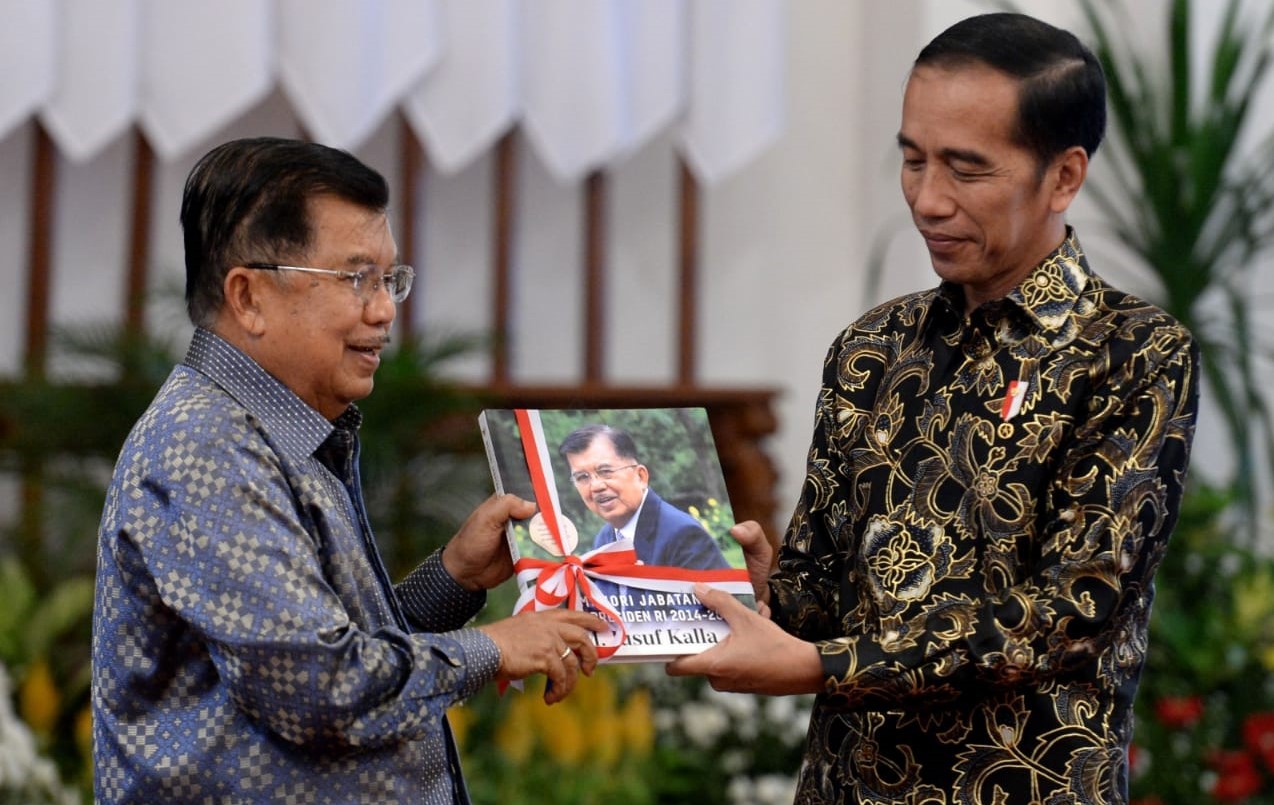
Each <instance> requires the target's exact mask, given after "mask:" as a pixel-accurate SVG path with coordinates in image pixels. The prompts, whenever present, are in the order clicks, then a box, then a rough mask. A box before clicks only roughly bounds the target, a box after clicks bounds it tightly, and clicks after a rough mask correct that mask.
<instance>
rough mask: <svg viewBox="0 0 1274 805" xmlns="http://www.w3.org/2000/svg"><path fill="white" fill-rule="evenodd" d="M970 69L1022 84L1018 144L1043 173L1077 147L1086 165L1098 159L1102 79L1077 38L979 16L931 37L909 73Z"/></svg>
mask: <svg viewBox="0 0 1274 805" xmlns="http://www.w3.org/2000/svg"><path fill="white" fill-rule="evenodd" d="M974 63H982V64H985V65H988V66H990V67H992V68H994V69H996V70H999V71H1000V72H1002V73H1005V74H1007V75H1009V76H1012V77H1013V78H1016V79H1019V81H1020V83H1021V89H1020V91H1019V93H1018V115H1017V118H1018V123H1017V140H1018V142H1020V143H1021V144H1022V145H1024V146H1025V147H1027V148H1029V149H1030V150H1031V151H1032V152H1033V153H1034V154H1035V157H1036V159H1037V161H1038V162H1039V164H1040V166H1041V167H1043V166H1044V165H1047V164H1048V163H1049V162H1050V161H1051V160H1052V159H1053V158H1054V157H1056V156H1057V155H1058V154H1060V153H1062V152H1063V151H1065V150H1066V149H1067V148H1070V147H1071V146H1074V145H1079V146H1082V147H1083V149H1084V151H1085V152H1086V153H1087V154H1088V156H1090V157H1091V156H1092V155H1093V154H1095V153H1096V152H1097V147H1098V146H1099V145H1101V141H1102V137H1103V136H1105V133H1106V76H1105V73H1103V72H1102V68H1101V63H1100V62H1099V61H1098V60H1097V57H1096V56H1094V55H1093V52H1092V51H1091V50H1089V49H1088V48H1087V47H1086V46H1085V45H1084V43H1083V42H1080V41H1079V39H1078V38H1077V37H1076V36H1075V35H1074V34H1072V33H1070V32H1069V31H1064V30H1062V29H1061V28H1057V27H1054V26H1052V25H1049V24H1048V23H1046V22H1042V21H1040V20H1037V19H1035V18H1034V17H1028V16H1026V15H1025V14H1014V13H1010V12H994V13H990V14H979V15H977V16H974V17H969V18H967V19H964V20H961V21H960V22H957V23H956V24H955V25H952V26H951V27H950V28H948V29H947V30H945V31H943V32H942V33H940V34H938V35H937V36H936V37H934V39H933V41H932V42H930V43H929V44H928V45H926V46H925V47H924V49H923V50H921V51H920V55H919V56H917V57H916V62H915V65H914V66H917V67H918V66H920V65H929V66H934V67H951V68H958V67H961V66H966V65H969V64H974Z"/></svg>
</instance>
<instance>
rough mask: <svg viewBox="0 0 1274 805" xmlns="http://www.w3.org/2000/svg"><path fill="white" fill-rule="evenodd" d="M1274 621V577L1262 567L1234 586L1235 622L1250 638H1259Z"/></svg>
mask: <svg viewBox="0 0 1274 805" xmlns="http://www.w3.org/2000/svg"><path fill="white" fill-rule="evenodd" d="M1271 619H1274V576H1272V575H1271V572H1270V569H1269V568H1268V567H1261V568H1260V569H1258V570H1255V571H1254V572H1252V573H1251V574H1248V575H1245V576H1242V577H1240V578H1239V579H1237V580H1236V581H1235V584H1234V621H1235V626H1237V627H1238V629H1239V631H1240V632H1241V633H1242V634H1243V635H1245V636H1248V637H1256V636H1259V635H1260V634H1261V632H1262V630H1264V629H1266V628H1267V627H1268V625H1269V624H1270V622H1271Z"/></svg>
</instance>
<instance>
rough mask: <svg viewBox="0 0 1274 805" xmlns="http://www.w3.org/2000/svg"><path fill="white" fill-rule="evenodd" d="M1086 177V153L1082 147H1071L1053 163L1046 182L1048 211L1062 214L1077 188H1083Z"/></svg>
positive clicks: (1077, 190) (1076, 192) (1073, 197)
mask: <svg viewBox="0 0 1274 805" xmlns="http://www.w3.org/2000/svg"><path fill="white" fill-rule="evenodd" d="M1087 176H1088V152H1087V151H1085V150H1084V149H1083V147H1082V146H1078V145H1072V146H1071V147H1070V148H1067V149H1066V150H1065V151H1063V152H1062V154H1061V156H1059V157H1057V159H1055V160H1054V161H1053V167H1052V168H1051V169H1050V170H1049V172H1048V176H1047V177H1046V181H1048V182H1050V183H1051V185H1050V187H1049V191H1050V198H1049V209H1051V210H1052V211H1053V212H1055V213H1058V214H1060V213H1064V212H1066V209H1067V208H1068V207H1069V206H1070V205H1071V202H1072V201H1074V200H1075V196H1076V195H1077V194H1078V193H1079V188H1081V187H1083V186H1084V179H1085V178H1086V177H1087Z"/></svg>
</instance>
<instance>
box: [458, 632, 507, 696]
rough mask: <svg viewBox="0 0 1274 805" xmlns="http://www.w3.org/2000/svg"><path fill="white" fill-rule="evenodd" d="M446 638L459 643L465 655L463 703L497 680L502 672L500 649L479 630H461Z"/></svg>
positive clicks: (461, 686) (461, 690)
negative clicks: (497, 676)
mask: <svg viewBox="0 0 1274 805" xmlns="http://www.w3.org/2000/svg"><path fill="white" fill-rule="evenodd" d="M446 637H449V638H451V639H452V640H455V641H456V642H457V643H459V644H460V650H461V651H462V652H463V653H464V657H463V660H462V662H463V664H464V668H465V673H464V676H463V677H462V680H463V681H462V682H461V685H460V690H459V694H460V700H461V701H463V700H465V699H468V698H469V697H470V696H472V695H474V694H475V693H477V692H478V691H479V690H481V689H482V688H483V687H484V686H485V685H486V684H487V683H488V682H490V681H492V680H493V679H495V678H496V675H497V674H498V673H499V672H500V649H499V648H498V647H497V646H496V644H495V641H494V640H492V639H491V638H489V637H487V636H486V634H485V633H484V632H481V631H479V630H478V629H459V630H457V631H454V632H448V633H447V634H446Z"/></svg>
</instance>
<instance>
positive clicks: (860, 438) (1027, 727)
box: [771, 231, 1198, 805]
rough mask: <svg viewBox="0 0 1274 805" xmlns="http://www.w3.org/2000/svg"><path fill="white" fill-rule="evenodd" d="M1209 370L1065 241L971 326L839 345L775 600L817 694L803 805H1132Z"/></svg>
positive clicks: (876, 323) (876, 316) (928, 309)
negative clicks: (1144, 703)
mask: <svg viewBox="0 0 1274 805" xmlns="http://www.w3.org/2000/svg"><path fill="white" fill-rule="evenodd" d="M1197 366H1198V355H1197V347H1196V345H1195V343H1194V341H1193V339H1192V338H1191V336H1190V333H1189V332H1187V331H1186V330H1185V329H1184V328H1183V327H1181V326H1180V325H1179V324H1178V323H1177V322H1175V321H1174V320H1173V319H1172V318H1170V317H1169V316H1168V315H1167V314H1165V313H1164V312H1163V311H1161V310H1159V309H1158V308H1156V307H1154V306H1153V305H1150V304H1147V303H1146V302H1143V301H1142V300H1140V299H1137V298H1135V297H1133V296H1130V295H1128V294H1125V293H1122V292H1120V291H1118V290H1115V289H1114V288H1112V287H1110V286H1109V285H1108V284H1107V283H1106V282H1105V281H1103V280H1102V279H1101V278H1100V277H1098V276H1097V275H1096V274H1094V273H1093V272H1092V271H1091V270H1090V269H1089V267H1088V264H1087V261H1086V259H1085V257H1084V254H1083V251H1082V250H1081V248H1080V245H1079V242H1078V239H1077V238H1076V237H1075V235H1074V233H1073V232H1069V231H1068V234H1067V238H1066V240H1065V242H1064V243H1063V244H1062V245H1061V246H1060V247H1059V248H1058V249H1057V251H1056V252H1054V253H1053V254H1051V255H1049V257H1048V258H1047V259H1045V260H1044V261H1043V262H1041V263H1040V265H1039V266H1037V267H1036V268H1035V269H1034V271H1033V272H1032V273H1031V274H1030V275H1029V276H1028V277H1027V278H1026V279H1025V280H1024V281H1023V282H1022V284H1021V285H1020V286H1019V287H1018V288H1017V289H1015V290H1014V291H1013V292H1012V293H1010V294H1009V295H1008V296H1007V297H1005V298H1003V299H1000V300H997V301H995V302H991V303H988V304H986V305H983V306H982V307H980V308H978V309H977V310H975V311H973V312H972V313H971V314H968V315H967V316H966V315H965V314H964V311H963V298H962V296H961V294H960V289H959V288H958V287H956V286H950V285H942V286H939V287H938V288H937V289H934V290H932V291H927V292H922V293H915V294H911V295H909V296H905V297H903V298H901V299H898V300H895V301H893V302H890V303H887V304H885V305H882V306H880V307H878V308H876V309H874V310H872V311H871V312H869V313H868V314H866V315H865V316H863V317H862V318H861V319H860V320H859V321H858V322H856V323H855V324H854V325H852V326H850V327H849V328H848V329H846V330H845V331H844V332H843V333H842V334H841V335H840V337H839V338H838V339H837V340H836V341H835V343H834V344H833V345H832V347H831V349H830V350H829V351H828V354H827V360H826V362H825V369H824V377H823V388H822V390H821V391H820V394H819V397H818V405H817V409H816V416H815V427H814V436H813V440H812V442H811V445H810V451H809V464H808V473H807V477H806V480H805V484H804V488H803V492H802V496H801V499H800V501H799V504H798V506H797V509H796V511H795V513H794V514H793V517H792V522H791V525H790V526H789V529H788V533H787V535H786V537H785V540H784V544H783V548H782V550H781V552H780V561H779V568H778V570H777V571H776V573H775V574H774V577H773V578H772V580H771V592H772V596H771V603H772V611H773V615H774V619H775V621H776V622H778V623H779V624H780V625H782V626H783V627H784V628H785V629H787V630H788V631H789V632H791V633H793V634H796V635H798V636H800V637H802V638H804V639H807V640H811V641H814V642H815V643H816V644H817V645H818V648H819V651H820V652H821V654H822V658H823V669H824V675H825V678H826V679H827V680H828V682H827V686H826V690H825V692H824V693H822V694H821V695H820V696H819V698H818V702H817V704H816V706H815V710H814V714H813V717H812V719H811V723H810V730H809V739H808V744H807V747H806V758H805V763H804V764H803V766H802V769H801V774H800V784H799V792H798V795H797V802H798V803H891V805H893V804H895V803H908V804H912V805H948V804H950V805H956V803H959V804H960V805H1009V804H1010V803H1012V804H1014V805H1016V803H1039V805H1062V804H1063V803H1066V804H1067V805H1078V804H1081V803H1082V804H1087V803H1103V804H1106V803H1111V804H1114V803H1123V802H1125V801H1126V797H1127V794H1126V792H1127V765H1126V761H1125V758H1126V752H1127V747H1128V743H1129V740H1130V737H1131V730H1132V722H1131V712H1132V701H1133V696H1134V694H1135V691H1136V682H1137V678H1138V676H1139V673H1140V670H1141V667H1142V665H1143V664H1144V661H1145V655H1146V647H1147V624H1148V621H1149V617H1150V603H1151V601H1152V600H1153V597H1154V587H1153V578H1154V572H1155V569H1156V568H1157V567H1158V565H1159V562H1160V560H1161V559H1162V557H1163V553H1164V550H1165V545H1166V541H1167V538H1168V534H1169V532H1170V531H1171V529H1172V526H1173V525H1174V523H1175V520H1176V516H1177V511H1178V508H1179V505H1180V500H1181V492H1182V483H1183V481H1184V478H1185V469H1186V465H1187V460H1188V456H1189V451H1190V442H1191V439H1192V436H1193V431H1194V421H1195V411H1196V406H1197V378H1196V370H1197ZM1010 384H1012V385H1010ZM1011 389H1016V390H1017V394H1018V396H1019V399H1017V400H1016V401H1014V400H1012V399H1011V398H1010V399H1007V400H1006V397H1010V390H1011ZM1023 389H1025V391H1024V392H1023V391H1022V390H1023ZM1010 402H1014V404H1013V405H1010V404H1009V403H1010Z"/></svg>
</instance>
